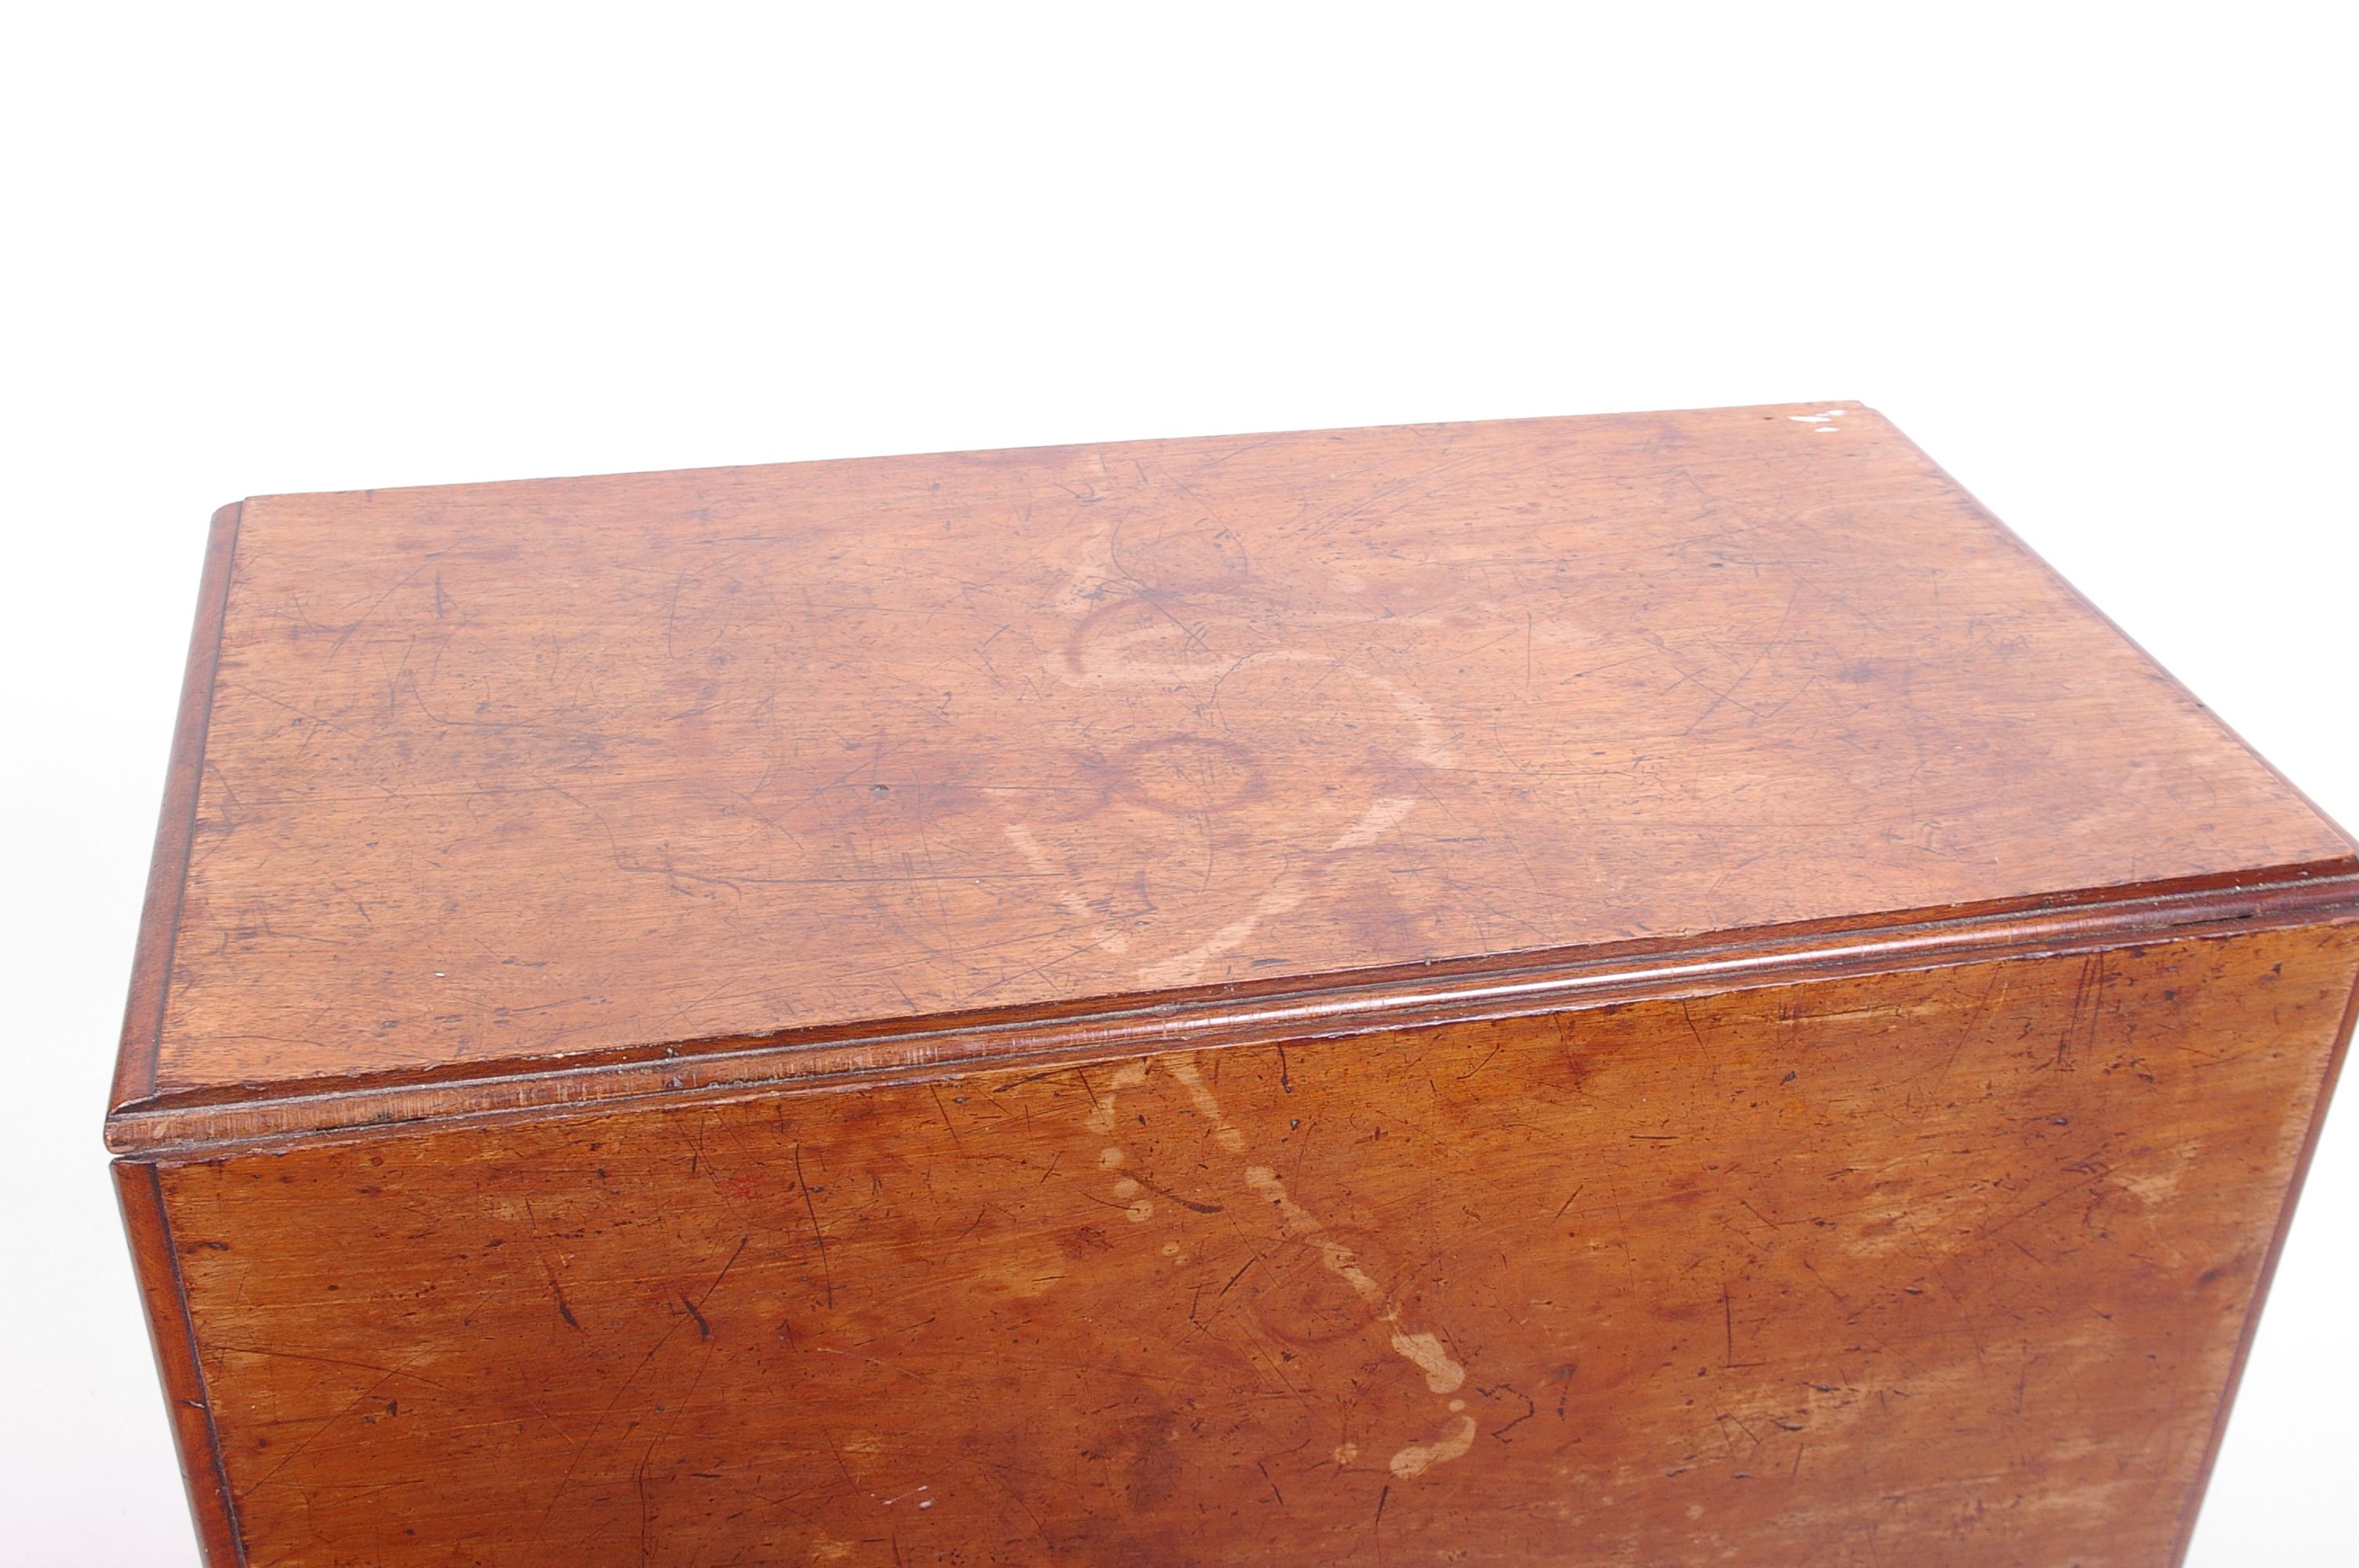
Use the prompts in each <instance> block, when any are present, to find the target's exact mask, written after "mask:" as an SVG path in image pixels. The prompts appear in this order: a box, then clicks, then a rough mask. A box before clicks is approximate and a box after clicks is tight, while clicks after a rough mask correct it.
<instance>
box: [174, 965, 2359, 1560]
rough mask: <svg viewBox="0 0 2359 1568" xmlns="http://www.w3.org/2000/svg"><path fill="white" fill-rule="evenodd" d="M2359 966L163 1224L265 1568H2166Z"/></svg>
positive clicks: (948, 1127) (545, 1128)
mask: <svg viewBox="0 0 2359 1568" xmlns="http://www.w3.org/2000/svg"><path fill="white" fill-rule="evenodd" d="M2355 965H2359V933H2354V927H2353V926H2351V925H2348V924H2340V925H2325V926H2319V927H2312V928H2309V929H2291V930H2277V931H2264V932H2256V933H2250V934H2246V935H2234V936H2225V937H2220V936H2215V937H2209V938H2201V939H2188V940H2181V941H2177V942H2164V943H2156V944H2152V945H2147V946H2138V947H2132V948H2125V949H2114V950H2110V951H2105V950H2099V951H2092V952H2079V953H2067V954H2061V955H2059V956H2054V957H2030V958H2017V959H2011V960H2005V961H2000V962H1994V963H1981V964H1967V965H1952V966H1949V967H1944V968H1935V969H1930V970H1921V971H1914V972H1901V973H1892V974H1886V975H1880V976H1870V977H1863V978H1854V979H1832V980H1823V981H1818V982H1814V983H1810V984H1805V985H1796V986H1785V987H1777V988H1771V989H1753V990H1746V991H1738V992H1734V993H1728V994H1722V995H1718V996H1704V997H1698V998H1694V999H1688V1000H1654V1001H1647V1002H1641V1003H1637V1004H1634V1005H1626V1006H1609V1007H1603V1008H1598V1009H1593V1010H1589V1011H1574V1012H1566V1013H1560V1014H1558V1015H1554V1016H1549V1017H1541V1018H1527V1019H1517V1020H1510V1021H1506V1022H1494V1023H1465V1024H1457V1025H1451V1026H1448V1027H1444V1028H1440V1029H1430V1030H1421V1031H1399V1032H1379V1033H1372V1034H1367V1035H1364V1036H1361V1037H1359V1038H1356V1039H1350V1040H1339V1041H1324V1042H1303V1043H1298V1044H1296V1045H1295V1046H1294V1047H1292V1048H1290V1049H1289V1048H1286V1047H1283V1046H1254V1047H1249V1048H1248V1047H1241V1048H1235V1049H1229V1050H1212V1051H1202V1052H1195V1053H1168V1054H1162V1055H1159V1056H1157V1057H1155V1058H1153V1059H1140V1060H1136V1061H1134V1062H1131V1063H1127V1064H1114V1063H1105V1064H1100V1065H1094V1066H1090V1067H1086V1068H1079V1069H1074V1068H1063V1069H1057V1070H1052V1071H1046V1072H1038V1071H1031V1070H1001V1071H995V1072H989V1073H977V1074H972V1075H966V1076H947V1077H944V1078H941V1079H940V1080H939V1081H934V1082H926V1083H911V1084H899V1085H894V1084H871V1085H868V1086H866V1087H855V1088H847V1089H844V1090H842V1091H840V1092H835V1093H813V1094H799V1095H788V1096H773V1097H768V1098H753V1099H744V1100H739V1101H736V1102H734V1103H726V1104H717V1105H706V1106H683V1107H678V1108H672V1109H669V1110H660V1111H658V1110H652V1109H643V1110H639V1111H636V1112H633V1113H628V1114H606V1115H603V1116H585V1117H575V1118H572V1119H566V1120H563V1121H557V1122H544V1123H538V1124H532V1125H521V1126H475V1127H465V1128H452V1129H443V1130H422V1131H418V1132H413V1133H411V1134H408V1135H407V1136H399V1137H391V1138H380V1139H377V1140H374V1141H346V1142H343V1143H340V1144H334V1145H325V1146H318V1145H315V1146H310V1147H304V1148H299V1149H294V1150H291V1151H289V1152H279V1153H269V1152H253V1153H246V1154H243V1155H237V1156H234V1157H227V1158H215V1159H210V1160H198V1161H192V1162H176V1163H170V1164H168V1165H167V1166H165V1168H164V1169H163V1170H162V1171H161V1173H160V1177H159V1179H158V1190H159V1192H160V1195H161V1199H162V1203H163V1206H165V1207H166V1208H167V1209H168V1211H169V1214H170V1221H171V1232H172V1236H173V1238H175V1241H176V1251H177V1256H178V1259H179V1267H180V1269H181V1270H182V1271H184V1272H185V1276H186V1281H187V1288H188V1299H189V1303H190V1309H191V1311H192V1314H193V1321H194V1325H195V1329H194V1333H195V1337H196V1343H197V1346H198V1350H199V1359H200V1360H201V1365H202V1375H203V1379H204V1384H205V1387H206V1388H207V1389H208V1390H210V1400H211V1411H212V1417H213V1419H214V1420H215V1421H216V1422H218V1424H219V1426H220V1430H221V1433H222V1436H223V1454H222V1462H223V1470H224V1473H225V1475H226V1477H227V1484H228V1488H229V1490H230V1492H231V1493H232V1495H233V1496H234V1517H235V1519H236V1520H237V1522H238V1524H239V1526H240V1527H242V1529H243V1531H244V1539H245V1543H246V1553H247V1555H246V1557H245V1561H247V1562H249V1563H257V1564H258V1563H285V1564H297V1563H317V1564H327V1563H374V1564H400V1563H455V1562H463V1563H480V1564H538V1563H567V1564H603V1563H617V1564H622V1563H669V1564H690V1563H741V1564H768V1563H777V1564H784V1563H848V1564H877V1565H880V1568H881V1565H887V1564H891V1565H905V1564H915V1563H961V1564H984V1563H999V1564H1033V1563H1039V1564H1048V1563H1058V1564H1101V1563H1103V1564H1113V1563H1158V1564H1189V1563H1206V1564H1210V1563H1275V1564H1285V1565H1288V1568H1293V1565H1298V1564H1312V1563H1370V1564H1374V1563H1599V1564H1605V1563H1616V1564H1621V1563H1626V1564H1661V1563H1707V1562H1723V1561H1730V1562H1743V1563H1813V1564H1829V1565H1843V1564H1860V1565H1866V1564H1877V1563H1944V1564H1961V1565H1974V1564H1993V1565H1996V1564H2039V1565H2052V1564H2060V1563H2077V1564H2081V1565H2082V1568H2120V1565H2132V1564H2135V1565H2140V1568H2145V1565H2152V1564H2158V1563H2164V1562H2166V1561H2168V1560H2169V1558H2170V1556H2171V1554H2172V1553H2173V1552H2174V1550H2175V1549H2176V1545H2177V1543H2178V1541H2180V1540H2181V1539H2182V1538H2183V1532H2184V1530H2185V1529H2186V1527H2187V1524H2188V1522H2189V1517H2190V1516H2189V1509H2190V1505H2191V1498H2192V1493H2193V1490H2194V1488H2195V1487H2196V1483H2197V1479H2198V1476H2199V1474H2200V1471H2201V1465H2203V1463H2204V1459H2205V1455H2206V1452H2207V1446H2208V1444H2209V1442H2210V1440H2211V1434H2212V1431H2213V1425H2214V1421H2215V1417H2216V1415H2217V1412H2218V1408H2219V1400H2220V1396H2221V1391H2222V1389H2223V1385H2224V1384H2225V1382H2226V1380H2227V1379H2228V1378H2229V1375H2230V1370H2231V1368H2232V1365H2233V1362H2234V1357H2235V1356H2236V1355H2237V1347H2238V1344H2239V1335H2240V1332H2241V1330H2242V1329H2243V1327H2244V1325H2245V1324H2246V1323H2247V1322H2248V1321H2249V1309H2250V1306H2251V1303H2252V1302H2253V1298H2254V1294H2255V1292H2256V1286H2257V1283H2258V1281H2259V1280H2260V1278H2261V1276H2262V1274H2263V1272H2264V1271H2265V1268H2266V1264H2267V1259H2268V1257H2269V1256H2270V1253H2271V1249H2272V1246H2273V1240H2272V1236H2273V1227H2274V1226H2275V1225H2276V1224H2277V1219H2278V1217H2279V1215H2280V1212H2281V1208H2282V1203H2283V1200H2284V1197H2285V1194H2286V1191H2287V1187H2288V1182H2289V1180H2290V1179H2291V1177H2292V1175H2293V1173H2294V1171H2295V1168H2296V1165H2297V1162H2299V1159H2300V1158H2301V1156H2302V1153H2303V1151H2304V1148H2305V1141H2306V1139H2307V1137H2308V1134H2309V1130H2310V1128H2311V1127H2312V1126H2313V1125H2314V1118H2313V1113H2314V1111H2315V1109H2316V1108H2317V1105H2318V1098H2319V1095H2320V1091H2321V1082H2322V1080H2323V1079H2324V1077H2325V1076H2326V1075H2327V1074H2328V1072H2329V1070H2330V1067H2331V1064H2332V1059H2333V1056H2334V1054H2335V1050H2336V1043H2337V1040H2338V1027H2339V1026H2340V1027H2341V1028H2343V1029H2347V1020H2346V1016H2345V1014H2346V1007H2347V1003H2348V1000H2349V999H2350V997H2351V995H2352V991H2353V985H2354V966H2355ZM217 1561H220V1562H224V1563H225V1562H228V1561H231V1559H230V1558H228V1557H226V1556H223V1557H220V1558H218V1559H217Z"/></svg>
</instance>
